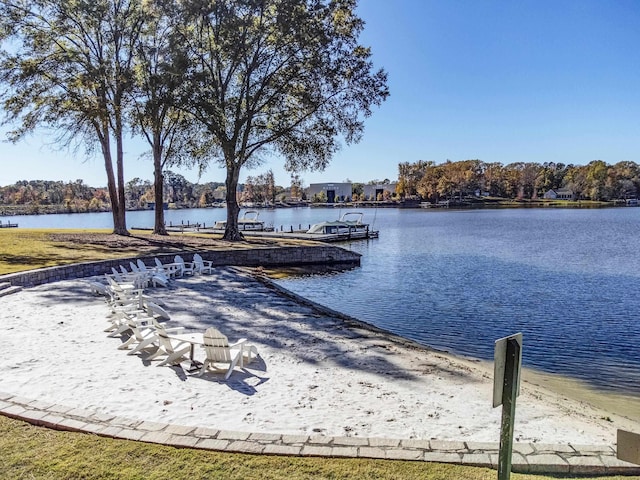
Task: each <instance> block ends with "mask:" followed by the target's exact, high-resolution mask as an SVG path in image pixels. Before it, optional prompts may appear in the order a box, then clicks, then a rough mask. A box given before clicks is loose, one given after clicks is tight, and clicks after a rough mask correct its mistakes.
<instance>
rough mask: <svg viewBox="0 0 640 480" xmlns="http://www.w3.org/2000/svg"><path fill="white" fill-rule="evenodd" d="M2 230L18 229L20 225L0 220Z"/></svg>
mask: <svg viewBox="0 0 640 480" xmlns="http://www.w3.org/2000/svg"><path fill="white" fill-rule="evenodd" d="M0 228H18V224H17V223H11V222H7V223H3V222H2V220H0Z"/></svg>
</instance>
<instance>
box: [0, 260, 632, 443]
mask: <svg viewBox="0 0 640 480" xmlns="http://www.w3.org/2000/svg"><path fill="white" fill-rule="evenodd" d="M148 294H149V295H150V296H152V297H154V298H157V299H158V300H160V301H161V302H163V303H164V305H165V309H166V310H167V311H168V312H169V313H170V315H171V321H170V322H169V323H168V324H167V326H183V327H185V332H203V331H204V330H205V329H206V328H207V327H209V326H215V327H217V328H218V329H219V330H220V331H221V332H223V333H224V334H225V335H227V336H228V337H229V340H230V341H234V340H236V339H238V338H247V339H248V341H249V343H251V344H252V345H255V346H256V347H257V350H258V352H259V354H260V357H259V358H258V359H257V360H256V361H254V362H252V363H251V364H249V365H248V366H247V367H246V368H244V369H239V368H237V369H236V370H235V372H234V373H233V375H232V376H231V377H230V379H229V380H228V381H224V379H223V374H222V373H214V372H210V373H206V374H205V375H203V376H202V377H198V376H194V375H192V374H190V373H188V372H187V367H188V365H189V362H188V361H185V362H184V363H183V364H181V365H178V366H173V367H158V366H157V364H158V363H159V362H160V360H153V361H148V360H145V355H127V352H126V351H124V350H118V348H117V347H118V346H119V345H121V343H122V342H123V339H121V338H109V337H108V336H107V334H106V333H104V331H103V330H104V329H105V328H106V327H107V326H108V324H109V323H108V321H107V314H108V307H107V304H106V303H105V301H104V300H103V299H101V298H99V297H96V296H92V295H91V293H90V288H89V284H88V281H87V280H74V281H64V282H57V283H52V284H48V285H43V286H40V287H35V288H30V289H26V290H23V291H22V292H19V293H17V294H14V295H10V296H8V297H5V298H3V299H2V300H0V302H1V303H2V309H1V313H0V319H1V328H2V339H3V341H2V355H0V391H4V392H10V393H13V394H16V395H20V396H22V397H26V398H30V399H35V400H42V401H45V402H50V403H56V404H61V405H65V406H70V407H78V408H82V409H87V410H90V411H95V412H98V413H108V414H116V415H122V416H126V417H133V418H138V419H141V420H150V421H156V422H166V423H175V424H178V425H189V426H192V425H193V426H202V427H210V428H218V429H226V430H238V431H250V432H265V433H287V434H315V435H331V436H357V437H385V438H416V439H438V440H469V441H480V442H485V441H486V442H498V441H499V428H500V427H499V425H500V409H499V408H497V409H493V408H492V406H491V396H492V382H493V379H492V376H493V372H492V371H491V370H489V368H488V367H487V365H486V364H483V363H480V362H474V361H470V360H466V359H461V358H456V357H454V356H452V355H449V354H444V353H441V352H436V351H432V350H429V349H426V348H419V347H416V346H414V345H412V344H411V343H410V342H403V341H398V340H397V339H396V338H394V337H393V336H389V335H386V334H383V333H381V332H376V331H375V330H370V329H367V328H364V327H363V326H359V325H357V324H350V323H349V322H345V321H344V319H343V318H340V317H339V316H335V315H331V314H330V313H327V312H322V311H319V310H317V309H315V308H313V306H311V305H308V304H302V303H300V302H298V301H296V300H295V299H294V298H292V297H289V296H285V295H282V294H281V293H280V292H279V291H277V290H274V289H273V288H271V287H270V286H269V285H268V283H263V282H261V281H258V280H257V279H255V278H254V277H253V276H252V275H251V274H250V273H249V272H247V271H240V270H236V269H231V268H224V269H217V270H216V271H215V272H214V274H212V275H202V276H196V277H193V278H189V277H188V278H184V279H177V280H174V281H172V283H171V285H170V286H169V288H154V289H149V290H148ZM198 350H199V349H197V350H196V358H200V359H202V358H204V352H201V351H198ZM617 428H625V429H627V430H632V431H640V423H638V422H636V421H632V420H629V419H626V418H624V417H621V416H617V415H614V414H612V413H610V412H607V411H606V410H603V409H599V408H595V407H592V406H590V405H587V404H586V403H583V402H578V401H574V400H570V399H568V398H566V397H565V396H563V395H559V394H556V393H553V392H551V391H549V390H546V389H544V388H542V387H539V386H535V385H532V384H528V383H524V384H523V385H522V389H521V395H520V397H519V399H518V406H517V420H516V425H515V439H516V441H520V442H540V443H559V444H566V443H573V444H613V443H615V437H616V429H617Z"/></svg>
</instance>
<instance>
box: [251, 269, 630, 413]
mask: <svg viewBox="0 0 640 480" xmlns="http://www.w3.org/2000/svg"><path fill="white" fill-rule="evenodd" d="M255 276H256V278H258V279H259V280H260V281H262V282H264V283H267V284H268V285H269V286H270V287H271V288H274V289H276V290H278V291H279V292H280V293H281V294H283V295H286V296H288V297H290V298H292V299H294V300H295V301H297V302H300V303H303V304H306V305H309V306H311V307H312V308H314V309H317V310H319V311H321V312H323V313H325V314H329V315H334V316H337V317H341V318H342V319H343V320H344V321H345V322H349V323H351V324H352V325H356V326H358V327H359V328H364V329H368V330H370V331H372V332H375V333H378V334H382V335H385V336H387V337H388V338H389V339H392V340H393V341H396V342H399V343H402V344H404V345H406V346H408V347H410V348H417V349H424V350H427V351H430V352H435V353H437V354H439V355H444V356H448V357H450V358H451V359H452V360H456V361H459V362H465V363H468V364H470V365H473V366H475V367H478V368H482V369H483V370H484V372H485V375H487V376H490V377H491V378H493V363H492V362H491V361H489V360H484V359H480V358H475V357H469V356H465V355H458V354H456V353H454V352H450V351H448V350H440V349H437V348H434V347H432V346H429V345H423V344H421V343H419V342H416V341H414V340H411V339H408V338H405V337H403V336H401V335H397V334H395V333H393V332H391V331H388V330H385V329H382V328H380V327H377V326H375V325H373V324H370V323H367V322H365V321H363V320H360V319H358V318H355V317H352V316H350V315H348V314H345V313H342V312H340V311H337V310H333V309H332V308H329V307H327V306H325V305H322V304H320V303H317V302H314V301H313V300H310V299H308V298H306V297H303V296H301V295H298V294H296V293H294V292H292V291H290V290H287V289H286V288H284V287H282V286H280V285H278V284H277V283H276V282H275V281H273V280H272V279H271V278H270V277H268V276H267V275H255ZM521 379H522V381H523V382H526V383H527V384H529V385H531V386H534V387H539V388H542V389H544V390H546V391H549V392H551V393H553V394H555V395H557V396H559V397H568V398H569V399H571V400H573V401H577V402H585V403H587V404H589V405H591V406H593V407H595V408H597V409H599V410H602V412H603V413H609V414H613V415H617V416H620V417H624V418H627V419H629V420H631V421H633V422H640V396H638V397H635V396H632V395H627V394H624V393H620V392H610V391H605V390H598V389H597V388H594V387H592V386H590V385H589V384H588V383H586V382H584V381H581V380H579V379H576V378H573V377H569V376H566V375H560V374H552V373H548V372H544V371H542V370H538V369H535V368H531V367H522V373H521ZM630 402H631V403H633V405H630V404H629V403H630Z"/></svg>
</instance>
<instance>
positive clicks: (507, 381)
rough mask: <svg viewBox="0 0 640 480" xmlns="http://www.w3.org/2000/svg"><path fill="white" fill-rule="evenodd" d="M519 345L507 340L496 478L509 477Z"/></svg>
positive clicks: (516, 392) (506, 478)
mask: <svg viewBox="0 0 640 480" xmlns="http://www.w3.org/2000/svg"><path fill="white" fill-rule="evenodd" d="M519 362H520V345H519V344H518V342H517V341H516V340H515V339H513V338H511V339H509V340H507V354H506V363H505V369H504V386H503V389H502V425H501V427H500V454H499V456H498V480H509V478H510V477H511V454H512V450H513V424H514V422H515V418H516V395H517V394H518V372H519V370H520V368H519V367H520V365H518V364H519Z"/></svg>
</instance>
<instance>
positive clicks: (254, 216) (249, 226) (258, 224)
mask: <svg viewBox="0 0 640 480" xmlns="http://www.w3.org/2000/svg"><path fill="white" fill-rule="evenodd" d="M259 215H260V214H259V213H258V211H257V210H247V211H246V212H245V213H244V215H243V216H242V217H240V218H239V219H238V229H240V230H253V231H263V230H267V228H266V227H265V226H264V221H263V220H260V219H259V218H258V216H259ZM213 228H214V229H215V230H224V229H225V228H227V221H226V220H219V221H217V222H216V223H215V225H214V226H213Z"/></svg>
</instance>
